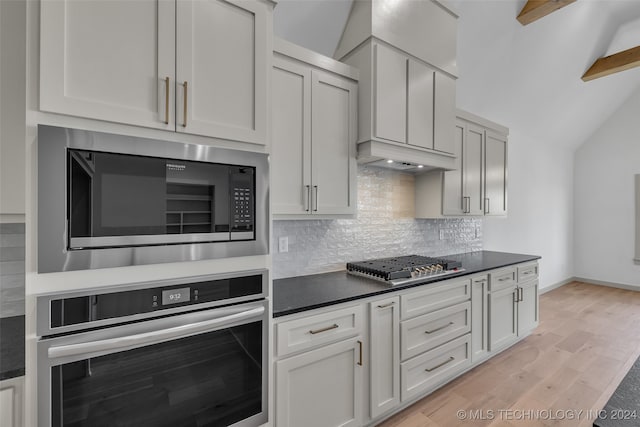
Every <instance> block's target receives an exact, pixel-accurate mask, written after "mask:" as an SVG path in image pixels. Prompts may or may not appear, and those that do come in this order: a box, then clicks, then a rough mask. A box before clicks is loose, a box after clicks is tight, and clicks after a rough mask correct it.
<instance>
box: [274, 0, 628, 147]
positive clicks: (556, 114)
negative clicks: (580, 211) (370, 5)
mask: <svg viewBox="0 0 640 427" xmlns="http://www.w3.org/2000/svg"><path fill="white" fill-rule="evenodd" d="M409 1H414V0H409ZM525 3H526V0H451V1H450V4H452V5H453V6H454V9H455V10H456V11H457V12H458V13H459V15H460V19H459V30H458V55H457V56H458V70H459V79H458V85H457V90H458V94H457V104H458V107H460V108H462V109H465V110H468V111H470V112H472V113H475V114H478V115H480V116H483V117H486V118H487V119H490V120H493V121H496V122H498V123H501V124H504V125H505V126H508V127H510V128H512V129H514V130H515V129H517V130H518V132H519V133H524V134H526V135H528V136H529V137H531V138H534V139H535V140H537V141H540V142H541V143H550V144H556V145H561V146H564V147H567V148H571V149H573V148H576V147H577V146H579V145H580V144H582V142H584V141H585V140H586V139H587V138H588V137H589V136H590V135H591V134H592V133H593V132H594V131H595V130H596V129H598V127H599V126H600V125H601V124H602V123H603V122H604V121H605V120H606V119H607V118H608V117H609V116H610V115H611V114H612V113H613V112H614V111H616V110H617V109H618V107H620V106H621V105H622V103H623V102H624V101H625V100H626V99H627V98H628V97H629V96H630V95H631V94H632V93H633V92H634V91H635V90H638V89H639V88H640V68H636V69H633V70H628V71H625V72H622V73H617V74H613V75H611V76H608V77H604V78H601V79H596V80H593V81H591V82H583V81H582V80H581V79H580V77H581V76H582V75H583V74H584V72H585V71H586V70H587V69H588V68H589V67H590V66H591V64H592V63H593V62H594V61H595V60H596V59H597V58H599V57H600V56H603V55H607V54H611V53H615V52H617V51H619V50H623V49H627V48H630V47H633V46H637V45H640V1H639V0H578V1H577V2H575V3H573V4H571V5H569V6H566V7H565V8H563V9H560V10H558V11H556V12H554V13H553V14H551V15H549V16H547V17H545V18H543V19H541V20H539V21H536V22H534V23H532V24H530V25H527V26H522V25H520V23H519V22H518V21H516V19H515V17H516V16H517V14H518V13H519V11H520V10H521V9H522V7H523V6H524V4H525ZM350 5H351V0H281V1H279V2H278V5H277V7H276V10H275V13H274V32H275V34H276V35H278V36H279V37H282V38H285V39H287V40H290V41H292V42H294V43H296V44H299V45H302V46H305V47H307V48H309V49H312V50H315V51H317V52H320V53H323V54H325V55H328V56H332V54H333V52H334V50H335V48H336V46H337V43H338V41H339V39H340V35H341V34H342V29H343V28H344V24H345V22H346V18H347V16H348V13H349V9H350Z"/></svg>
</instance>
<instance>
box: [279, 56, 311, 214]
mask: <svg viewBox="0 0 640 427" xmlns="http://www.w3.org/2000/svg"><path fill="white" fill-rule="evenodd" d="M271 81H272V83H271V84H272V95H271V105H272V108H271V114H272V117H271V123H272V124H271V140H272V144H271V177H272V178H271V203H272V208H273V213H274V214H276V215H277V214H306V213H310V212H311V203H310V202H311V200H310V198H311V70H310V69H309V68H307V67H304V66H301V65H299V64H297V63H294V62H292V61H288V60H285V59H282V58H274V65H273V71H272V74H271Z"/></svg>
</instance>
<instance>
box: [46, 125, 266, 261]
mask: <svg viewBox="0 0 640 427" xmlns="http://www.w3.org/2000/svg"><path fill="white" fill-rule="evenodd" d="M268 182H269V180H268V158H267V155H266V154H262V153H252V152H246V151H236V150H228V149H221V148H215V147H211V146H205V145H194V144H183V143H178V142H168V141H160V140H152V139H146V138H138V137H131V136H123V135H114V134H107V133H101V132H93V131H85V130H77V129H67V128H60V127H53V126H44V125H40V126H38V271H39V272H40V273H46V272H54V271H69V270H82V269H92V268H105V267H118V266H125V265H136V264H153V263H159V262H174V261H190V260H200V259H207V258H223V257H234V256H246V255H260V254H266V253H268V248H269V245H268V241H267V240H268V216H269V212H268V209H269V207H268V206H269V203H268V193H269V192H268Z"/></svg>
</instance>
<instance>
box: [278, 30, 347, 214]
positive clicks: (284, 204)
mask: <svg viewBox="0 0 640 427" xmlns="http://www.w3.org/2000/svg"><path fill="white" fill-rule="evenodd" d="M321 66H322V67H323V68H321ZM357 76H358V73H357V72H356V71H355V70H353V69H351V68H350V67H348V66H346V65H345V64H341V63H339V62H337V61H334V60H332V59H330V58H325V57H322V56H321V55H318V54H316V53H314V52H311V51H308V50H306V49H303V48H301V47H299V46H295V45H293V44H291V43H288V42H285V41H283V40H277V41H276V51H275V53H274V59H273V71H272V90H273V93H272V103H271V106H272V108H271V111H272V138H271V139H272V156H271V172H272V185H271V200H272V209H273V214H274V215H275V216H276V218H286V219H300V218H303V219H304V218H307V219H308V218H309V216H313V215H316V216H317V215H321V216H325V217H332V216H335V217H344V216H355V213H356V160H355V158H356V145H355V144H356V132H357V130H356V129H357V128H356V117H357V115H356V107H357V90H358V86H357Z"/></svg>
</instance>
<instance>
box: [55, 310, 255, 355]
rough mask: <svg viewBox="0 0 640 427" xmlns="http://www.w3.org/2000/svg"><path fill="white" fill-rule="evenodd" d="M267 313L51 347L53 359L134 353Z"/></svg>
mask: <svg viewBox="0 0 640 427" xmlns="http://www.w3.org/2000/svg"><path fill="white" fill-rule="evenodd" d="M263 313H264V307H256V308H252V309H249V310H244V311H240V312H238V313H233V314H230V315H227V316H223V317H218V318H214V319H210V320H205V321H202V322H196V323H192V324H187V325H182V326H175V327H173V328H168V329H160V330H157V331H152V332H145V333H142V334H134V335H126V336H122V337H117V338H109V339H105V340H98V341H89V342H82V343H78V344H68V345H61V346H54V347H50V348H49V350H48V355H49V358H51V359H54V358H60V357H69V356H76V355H89V354H92V353H96V352H115V351H124V350H130V349H134V348H138V347H143V346H146V345H151V344H157V343H161V342H165V341H170V340H172V339H177V338H182V337H186V336H189V335H194V334H197V333H202V332H206V331H209V330H213V329H216V328H217V329H220V328H221V327H224V326H225V325H230V324H231V325H236V324H237V322H239V321H242V320H246V319H251V318H254V317H257V316H260V315H262V314H263Z"/></svg>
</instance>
